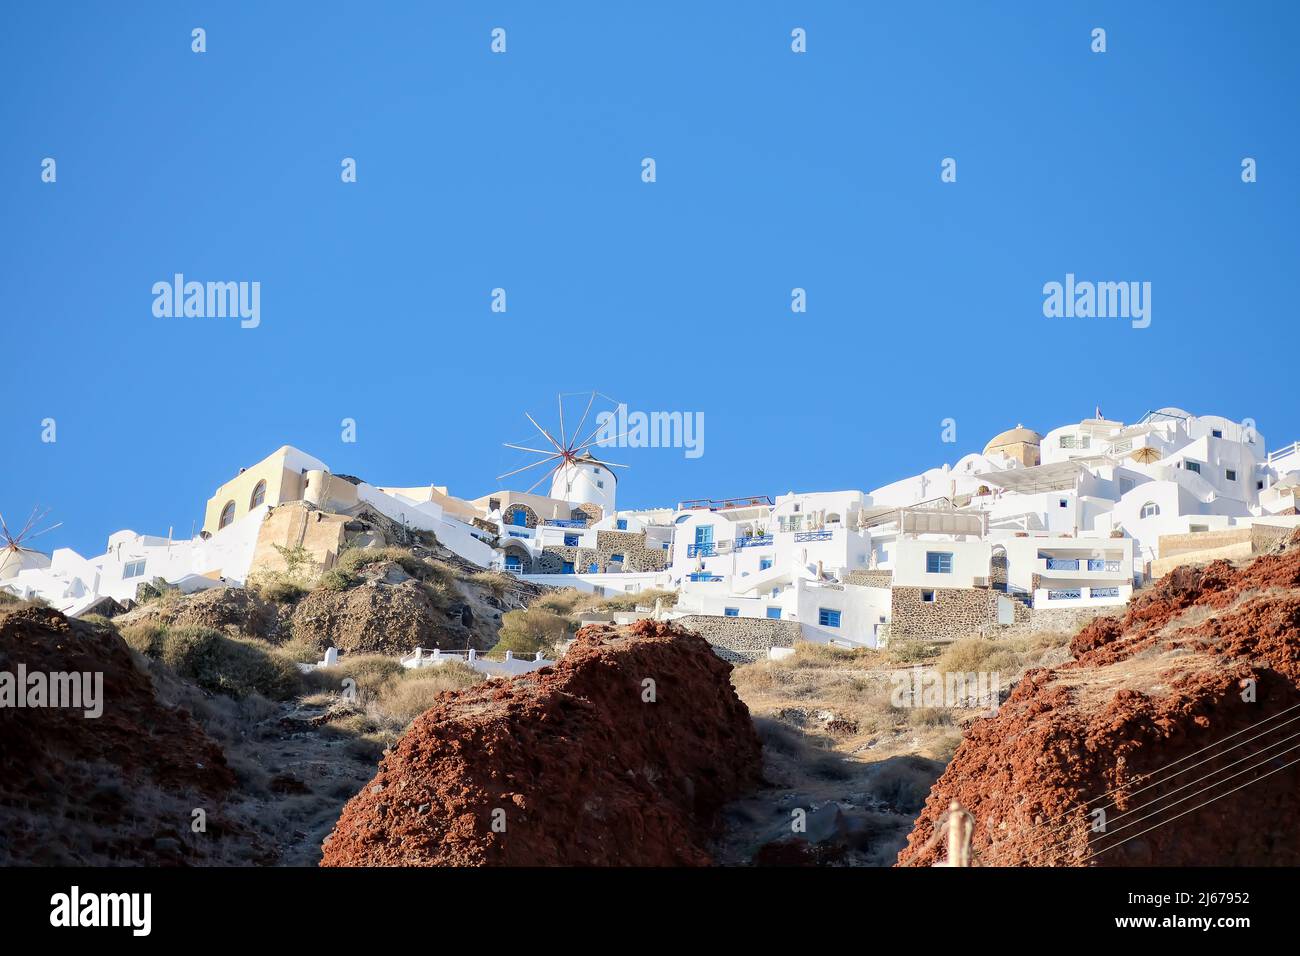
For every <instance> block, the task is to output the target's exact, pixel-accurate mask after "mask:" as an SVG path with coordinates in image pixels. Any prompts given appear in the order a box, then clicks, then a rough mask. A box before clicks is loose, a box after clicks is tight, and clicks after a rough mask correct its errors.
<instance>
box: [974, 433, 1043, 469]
mask: <svg viewBox="0 0 1300 956" xmlns="http://www.w3.org/2000/svg"><path fill="white" fill-rule="evenodd" d="M1042 442H1043V436H1042V435H1040V434H1038V432H1036V431H1034V430H1033V429H1030V428H1026V427H1025V426H1024V425H1017V426H1016V427H1015V428H1011V429H1008V430H1007V431H1004V432H1003V433H1002V434H1000V435H996V436H994V438H993V440H992V441H990V442H989V443H988V444H987V445H985V446H984V454H985V455H986V456H990V455H1004V456H1006V457H1007V458H1011V459H1013V460H1014V461H1018V462H1020V464H1022V465H1037V464H1038V463H1039V461H1040V459H1039V446H1040V445H1041V444H1042Z"/></svg>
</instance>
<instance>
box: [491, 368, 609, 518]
mask: <svg viewBox="0 0 1300 956" xmlns="http://www.w3.org/2000/svg"><path fill="white" fill-rule="evenodd" d="M567 394H568V395H569V396H572V395H586V396H587V404H586V407H585V408H584V409H583V412H582V417H581V418H580V419H579V420H578V425H577V427H576V428H574V429H573V432H572V434H570V433H569V431H568V429H567V428H566V427H565V423H564V399H565V397H566V393H561V394H559V395H556V402H557V404H558V405H559V410H560V427H559V428H558V429H552V430H547V429H545V428H543V427H542V426H541V425H539V424H538V423H537V419H535V418H533V416H532V415H530V414H529V413H528V412H524V417H525V418H527V419H528V420H529V421H530V422H531V423H532V425H533V427H534V428H536V429H537V431H538V432H539V433H540V434H541V436H542V437H543V438H544V439H545V442H543V443H542V444H543V445H549V446H550V447H542V448H533V447H531V446H529V445H517V444H515V443H514V442H503V444H504V445H505V446H506V447H507V448H513V449H514V450H515V451H524V452H528V453H529V454H532V455H539V456H541V457H539V458H538V459H537V460H536V461H533V462H530V463H529V464H527V465H524V466H523V467H522V468H516V469H515V470H514V471H508V472H506V473H505V474H504V475H497V480H498V481H501V480H503V479H505V478H509V477H510V476H512V475H517V474H520V473H521V472H525V471H529V470H530V469H533V468H537V467H540V466H542V465H550V468H548V469H547V470H546V471H545V472H544V473H543V474H542V477H540V478H538V479H537V481H535V482H533V484H532V486H531V487H529V489H528V491H527V492H526V494H531V493H532V491H533V489H535V488H536V487H537V486H538V485H540V484H541V483H542V482H544V481H546V480H547V479H548V478H552V479H553V478H555V477H556V476H557V475H559V476H563V475H564V474H565V473H566V471H569V470H573V469H577V468H579V467H580V466H581V465H584V464H592V465H598V466H600V467H603V468H627V467H629V466H628V465H620V464H618V463H617V462H612V461H606V460H605V459H603V458H597V457H596V456H595V454H593V453H592V451H591V449H592V448H593V447H597V448H599V447H600V446H601V445H604V444H608V443H609V442H612V441H617V440H618V439H619V438H622V437H623V436H622V435H609V436H604V437H602V438H599V439H597V437H596V436H597V435H599V434H600V431H601V429H602V428H603V427H604V424H603V423H601V424H598V425H597V426H596V427H595V428H594V429H592V431H591V432H590V433H588V434H586V435H584V434H583V428H584V427H585V426H586V423H587V418H588V417H589V416H590V414H591V409H592V406H593V405H594V404H595V403H596V399H597V398H604V399H605V400H607V401H613V399H611V398H609V396H607V395H601V393H600V392H591V393H590V394H588V393H586V392H570V393H567ZM615 404H616V405H617V403H615ZM555 431H558V432H559V433H560V437H559V438H558V439H557V438H556V437H555V435H554V432H555ZM611 474H613V473H612V472H611ZM553 484H554V482H553Z"/></svg>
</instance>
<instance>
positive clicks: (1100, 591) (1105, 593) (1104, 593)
mask: <svg viewBox="0 0 1300 956" xmlns="http://www.w3.org/2000/svg"><path fill="white" fill-rule="evenodd" d="M1088 594H1089V596H1091V597H1119V588H1088Z"/></svg>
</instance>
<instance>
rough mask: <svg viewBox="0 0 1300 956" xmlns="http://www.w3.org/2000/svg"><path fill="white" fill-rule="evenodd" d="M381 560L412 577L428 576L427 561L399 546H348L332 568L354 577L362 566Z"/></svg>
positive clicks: (377, 562) (422, 577)
mask: <svg viewBox="0 0 1300 956" xmlns="http://www.w3.org/2000/svg"><path fill="white" fill-rule="evenodd" d="M383 561H392V562H393V563H394V564H396V565H397V566H398V567H400V568H401V569H402V570H403V571H405V572H406V573H407V574H409V575H410V576H411V577H413V578H420V579H421V580H424V579H425V578H427V577H429V576H430V569H429V564H428V562H426V561H422V560H420V559H419V558H417V557H416V556H415V555H413V554H411V552H409V551H404V550H402V549H401V548H348V549H346V550H345V551H344V552H343V553H342V554H340V555H339V558H338V560H337V561H336V562H335V563H334V568H335V569H336V570H338V571H341V572H343V573H344V574H345V575H347V576H348V577H355V576H356V574H357V573H358V572H359V571H361V570H362V569H363V568H366V567H369V566H370V565H372V564H379V563H380V562H383Z"/></svg>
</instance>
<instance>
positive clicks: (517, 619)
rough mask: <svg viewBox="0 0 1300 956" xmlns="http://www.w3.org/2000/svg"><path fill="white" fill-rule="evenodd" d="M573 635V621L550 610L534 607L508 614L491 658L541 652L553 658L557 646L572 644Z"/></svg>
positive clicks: (502, 621)
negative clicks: (509, 653) (570, 638)
mask: <svg viewBox="0 0 1300 956" xmlns="http://www.w3.org/2000/svg"><path fill="white" fill-rule="evenodd" d="M572 632H573V623H572V622H571V621H569V620H567V619H566V618H563V617H561V616H560V615H558V614H555V613H553V612H551V611H548V610H546V608H540V607H535V606H534V607H530V608H528V609H527V610H526V611H507V612H506V614H505V616H504V617H502V618H501V630H500V632H499V633H498V635H497V643H496V646H495V647H493V648H492V650H490V651H489V652H488V656H489V657H492V658H496V659H499V658H503V657H505V655H506V651H513V652H514V653H515V654H519V655H526V656H532V655H533V654H536V653H537V652H538V651H541V652H542V653H543V654H544V655H546V656H547V657H553V656H554V655H555V647H556V645H557V644H561V643H563V642H564V641H566V640H568V638H569V635H570V634H571V633H572Z"/></svg>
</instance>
